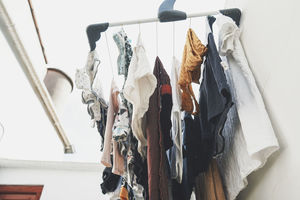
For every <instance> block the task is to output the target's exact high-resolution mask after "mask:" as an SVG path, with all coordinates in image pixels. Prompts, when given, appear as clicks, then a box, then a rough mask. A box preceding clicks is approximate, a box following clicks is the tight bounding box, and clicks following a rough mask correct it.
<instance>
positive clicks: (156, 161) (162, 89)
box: [146, 57, 172, 200]
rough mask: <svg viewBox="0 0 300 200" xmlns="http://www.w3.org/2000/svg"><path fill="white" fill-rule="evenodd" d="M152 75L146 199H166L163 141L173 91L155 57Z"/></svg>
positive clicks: (148, 123) (165, 135)
mask: <svg viewBox="0 0 300 200" xmlns="http://www.w3.org/2000/svg"><path fill="white" fill-rule="evenodd" d="M153 74H154V76H155V77H156V79H157V85H156V89H155V91H154V93H153V94H152V96H151V97H150V101H149V109H148V111H147V113H146V119H147V122H146V133H147V146H148V148H147V161H148V183H149V199H150V200H160V199H162V200H165V199H169V197H168V178H167V173H166V162H167V158H166V152H165V150H166V148H165V141H164V140H165V139H166V137H167V135H169V137H170V128H171V119H170V118H171V116H170V115H171V109H172V96H171V95H172V94H171V86H170V78H169V76H168V74H167V72H166V71H165V69H164V67H163V65H162V63H161V61H160V59H159V58H158V57H156V60H155V66H154V69H153ZM170 140H171V138H170Z"/></svg>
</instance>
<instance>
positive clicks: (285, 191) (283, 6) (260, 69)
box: [226, 0, 300, 200]
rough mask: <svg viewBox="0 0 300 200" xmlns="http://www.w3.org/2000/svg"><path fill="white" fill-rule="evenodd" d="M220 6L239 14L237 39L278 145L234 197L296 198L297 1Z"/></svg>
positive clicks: (299, 177) (236, 0) (299, 193)
mask: <svg viewBox="0 0 300 200" xmlns="http://www.w3.org/2000/svg"><path fill="white" fill-rule="evenodd" d="M226 7H240V8H242V10H243V14H242V15H243V16H242V29H243V33H242V36H241V40H242V43H243V46H244V49H245V52H246V55H247V58H248V61H249V63H250V66H251V69H252V71H253V73H254V75H255V78H256V81H257V83H258V85H259V88H260V91H261V92H262V95H263V98H264V101H265V104H266V107H267V110H268V113H269V115H270V117H271V121H272V124H273V127H274V129H275V132H276V135H277V137H278V139H279V142H280V146H281V149H280V151H279V152H278V153H276V154H275V155H274V156H272V158H271V159H270V160H269V161H268V163H267V165H266V166H265V167H264V168H263V169H261V170H259V171H257V172H255V173H253V175H251V176H250V177H249V186H248V188H247V189H246V190H244V191H243V192H242V193H241V195H240V197H239V199H241V200H282V199H288V200H296V199H299V198H300V190H299V188H300V156H299V152H300V145H299V141H300V126H299V119H300V118H299V112H300V104H299V102H300V93H299V91H300V78H299V75H300V65H299V46H300V40H299V35H300V27H299V19H300V12H299V7H300V2H299V1H297V0H285V1H282V0H272V1H271V0H251V1H250V0H227V2H226Z"/></svg>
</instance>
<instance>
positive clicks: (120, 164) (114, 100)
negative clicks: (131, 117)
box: [101, 80, 124, 175]
mask: <svg viewBox="0 0 300 200" xmlns="http://www.w3.org/2000/svg"><path fill="white" fill-rule="evenodd" d="M110 92H111V94H110V98H109V107H108V113H107V124H106V129H105V140H104V149H103V153H102V158H101V163H102V164H103V165H104V166H106V167H113V169H112V172H113V173H114V174H118V175H122V174H123V173H124V158H123V157H122V156H121V154H120V152H119V149H118V143H117V142H116V141H115V140H112V128H113V123H114V121H115V115H116V114H117V112H118V110H119V100H118V94H119V90H118V88H117V86H116V84H115V82H114V80H112V83H111V90H110ZM111 149H112V150H111ZM111 151H112V153H113V165H112V163H111Z"/></svg>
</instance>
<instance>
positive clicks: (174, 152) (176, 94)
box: [169, 57, 183, 183]
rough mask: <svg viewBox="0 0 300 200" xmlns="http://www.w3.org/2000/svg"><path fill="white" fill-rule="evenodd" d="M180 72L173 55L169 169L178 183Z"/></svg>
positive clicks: (180, 155)
mask: <svg viewBox="0 0 300 200" xmlns="http://www.w3.org/2000/svg"><path fill="white" fill-rule="evenodd" d="M179 73H180V63H179V61H178V60H177V59H176V58H175V57H173V63H172V69H171V86H172V102H173V107H172V113H171V120H172V129H171V131H172V139H173V142H174V145H173V146H172V148H171V149H170V155H169V160H170V170H171V178H172V179H176V180H177V181H178V182H179V183H181V180H182V173H183V155H182V130H181V112H180V109H181V91H180V86H179V84H178V79H179Z"/></svg>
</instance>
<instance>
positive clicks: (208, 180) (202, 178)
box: [195, 160, 226, 200]
mask: <svg viewBox="0 0 300 200" xmlns="http://www.w3.org/2000/svg"><path fill="white" fill-rule="evenodd" d="M195 194H196V200H226V198H225V194H224V189H223V184H222V180H221V176H220V174H219V169H218V166H217V162H216V160H212V162H211V163H210V165H209V167H208V170H207V171H205V172H204V173H201V174H199V175H198V176H197V178H196V179H195Z"/></svg>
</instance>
